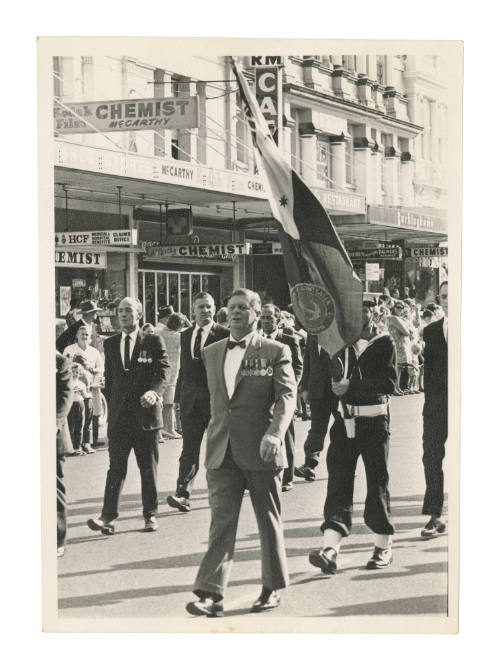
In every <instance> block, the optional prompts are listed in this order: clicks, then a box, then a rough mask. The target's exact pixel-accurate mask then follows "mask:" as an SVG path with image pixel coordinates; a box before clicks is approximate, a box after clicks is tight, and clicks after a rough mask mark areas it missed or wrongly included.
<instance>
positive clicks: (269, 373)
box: [266, 360, 274, 377]
mask: <svg viewBox="0 0 500 671" xmlns="http://www.w3.org/2000/svg"><path fill="white" fill-rule="evenodd" d="M267 364H268V365H267V371H266V372H267V374H268V375H269V377H271V375H272V374H273V373H274V370H273V367H272V366H271V361H269V360H268V361H267Z"/></svg>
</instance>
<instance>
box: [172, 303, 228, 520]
mask: <svg viewBox="0 0 500 671" xmlns="http://www.w3.org/2000/svg"><path fill="white" fill-rule="evenodd" d="M193 312H194V318H195V325H194V326H192V327H191V328H188V329H186V330H185V331H182V332H181V360H180V368H179V376H178V378H177V384H176V387H175V396H174V407H175V405H176V404H179V402H180V415H181V426H182V451H181V456H180V458H179V475H178V478H177V487H176V490H175V495H172V496H168V497H167V503H168V505H169V506H171V507H172V508H177V510H180V511H181V512H183V513H187V512H189V511H190V510H191V501H190V500H189V499H190V496H191V491H192V489H193V485H194V479H195V477H196V474H197V473H198V470H199V467H200V448H201V441H202V440H203V434H204V433H205V429H206V428H207V426H208V422H209V420H210V399H209V396H208V386H207V376H206V373H205V368H204V366H203V362H202V360H201V353H202V351H203V348H204V347H208V345H211V344H212V343H214V342H217V341H218V340H222V339H223V338H227V336H228V335H229V331H228V329H226V328H224V327H223V326H219V325H218V324H216V323H215V322H214V315H215V302H214V299H213V298H212V296H211V295H210V294H209V293H207V292H205V291H202V292H200V293H198V294H196V296H195V297H194V298H193Z"/></svg>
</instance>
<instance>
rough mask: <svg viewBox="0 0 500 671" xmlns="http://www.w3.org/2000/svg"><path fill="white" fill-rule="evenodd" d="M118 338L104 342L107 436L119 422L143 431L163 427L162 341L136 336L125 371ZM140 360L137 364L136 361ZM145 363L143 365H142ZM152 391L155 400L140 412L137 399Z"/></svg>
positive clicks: (164, 366)
mask: <svg viewBox="0 0 500 671" xmlns="http://www.w3.org/2000/svg"><path fill="white" fill-rule="evenodd" d="M121 337H122V334H121V333H118V334H117V335H114V336H112V337H111V338H108V339H107V340H106V341H105V342H104V354H105V362H104V378H105V387H104V395H105V397H106V400H107V402H108V432H109V431H113V430H117V429H119V428H120V426H119V423H120V422H119V420H121V421H122V422H123V419H124V418H126V419H127V424H128V425H130V422H132V424H135V425H136V426H137V427H139V428H142V429H143V430H144V431H152V430H154V429H160V428H161V427H162V426H163V419H162V401H161V398H162V396H163V388H164V386H165V379H166V370H167V368H168V361H167V354H166V352H165V346H164V344H163V341H162V339H161V338H160V337H159V336H157V335H146V336H143V337H141V335H140V334H139V335H138V336H137V340H136V341H135V347H134V349H133V352H132V355H131V357H130V369H129V370H128V372H127V371H125V369H124V367H123V363H122V358H121V353H120V342H121ZM139 359H141V361H139ZM142 359H145V361H142ZM149 390H152V391H155V392H156V393H157V394H158V396H159V400H158V401H157V402H156V404H155V405H154V406H152V407H151V408H143V407H142V406H141V404H140V398H141V396H142V395H143V394H144V393H145V392H146V391H149Z"/></svg>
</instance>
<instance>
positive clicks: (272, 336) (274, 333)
mask: <svg viewBox="0 0 500 671" xmlns="http://www.w3.org/2000/svg"><path fill="white" fill-rule="evenodd" d="M278 331H279V329H276V330H275V331H273V332H272V333H269V334H268V333H264V331H262V335H263V336H264V338H269V339H270V340H276V336H277V335H278Z"/></svg>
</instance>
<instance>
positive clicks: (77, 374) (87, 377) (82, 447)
mask: <svg viewBox="0 0 500 671" xmlns="http://www.w3.org/2000/svg"><path fill="white" fill-rule="evenodd" d="M90 337H91V333H90V328H89V327H88V326H86V325H83V326H80V328H79V329H78V331H77V332H76V342H75V343H73V344H72V345H68V347H66V349H65V350H64V352H63V355H64V356H66V357H68V358H69V359H71V360H72V361H73V363H74V364H77V365H78V366H79V368H75V370H74V371H73V377H74V382H75V389H76V391H75V399H76V401H75V403H76V404H77V405H78V406H80V409H78V408H76V407H75V408H74V410H73V408H72V409H71V411H70V413H69V415H68V424H69V428H70V432H71V435H72V439H73V440H74V442H73V449H74V450H75V452H76V453H77V454H78V453H81V451H83V452H84V453H85V454H92V453H93V452H95V450H94V449H92V447H91V444H90V443H91V435H92V416H93V389H96V390H97V392H99V387H100V386H101V384H102V374H103V372H104V365H103V362H102V358H101V355H100V354H99V351H98V350H97V349H96V348H95V347H92V345H90V344H89V343H90ZM80 401H83V426H82V430H81V434H80V431H79V429H78V425H79V419H78V417H79V415H80V410H81V403H80ZM75 403H74V404H73V405H74V406H75ZM72 422H73V423H74V426H73V430H72ZM75 425H76V427H75ZM75 442H77V443H78V444H75Z"/></svg>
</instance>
